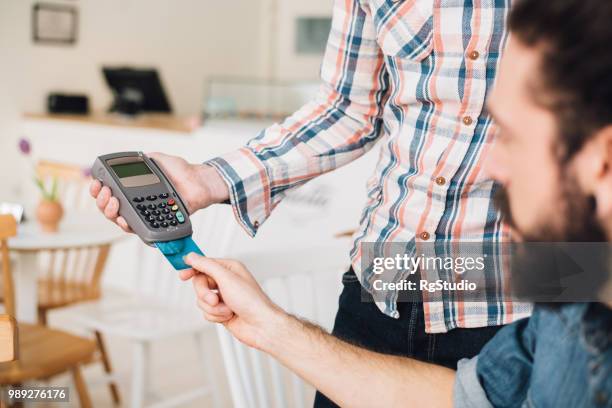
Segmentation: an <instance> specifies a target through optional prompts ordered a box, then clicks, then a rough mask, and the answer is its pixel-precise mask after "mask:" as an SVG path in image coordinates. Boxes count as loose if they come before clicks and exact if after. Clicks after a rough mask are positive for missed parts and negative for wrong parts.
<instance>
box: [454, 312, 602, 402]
mask: <svg viewBox="0 0 612 408" xmlns="http://www.w3.org/2000/svg"><path fill="white" fill-rule="evenodd" d="M454 401H455V406H459V407H490V406H494V407H555V408H558V407H612V310H610V309H609V308H608V307H606V306H605V305H603V304H600V303H575V304H565V305H561V306H559V307H555V308H552V307H545V306H542V305H538V306H537V307H536V308H535V310H534V314H533V316H532V317H531V318H529V319H523V320H521V321H518V322H516V323H514V324H511V325H509V326H507V327H505V328H503V329H502V330H500V331H499V333H498V334H497V335H496V336H495V337H494V338H493V339H492V340H491V341H490V342H489V343H487V345H486V346H485V347H484V348H483V349H482V351H481V353H480V354H479V355H478V356H477V357H475V358H473V359H471V360H467V359H464V360H462V361H460V362H459V364H458V371H457V377H456V381H455V389H454Z"/></svg>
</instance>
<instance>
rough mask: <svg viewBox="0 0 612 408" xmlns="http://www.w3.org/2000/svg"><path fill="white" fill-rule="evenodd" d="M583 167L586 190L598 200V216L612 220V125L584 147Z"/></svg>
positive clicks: (607, 220)
mask: <svg viewBox="0 0 612 408" xmlns="http://www.w3.org/2000/svg"><path fill="white" fill-rule="evenodd" d="M583 151H584V153H585V157H584V161H582V163H583V164H584V166H583V168H584V169H585V170H586V171H584V172H583V171H580V170H579V173H582V174H581V177H580V178H582V179H583V180H584V182H585V184H583V188H584V187H586V188H585V192H587V193H589V194H592V195H593V196H594V197H595V200H596V202H597V216H598V217H599V218H600V219H601V220H605V222H606V223H610V222H612V125H610V126H607V127H605V128H603V129H602V130H600V131H598V132H597V134H596V135H595V136H594V137H593V139H592V140H591V141H590V142H589V143H588V146H585V149H583Z"/></svg>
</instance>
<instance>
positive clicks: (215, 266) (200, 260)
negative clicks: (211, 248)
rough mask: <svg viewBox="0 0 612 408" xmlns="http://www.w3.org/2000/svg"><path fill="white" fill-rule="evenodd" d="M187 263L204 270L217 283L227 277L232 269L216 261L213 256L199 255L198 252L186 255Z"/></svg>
mask: <svg viewBox="0 0 612 408" xmlns="http://www.w3.org/2000/svg"><path fill="white" fill-rule="evenodd" d="M185 263H186V264H187V265H189V266H191V267H193V268H194V269H195V270H197V271H200V272H204V273H205V274H207V275H209V276H210V277H212V278H213V279H214V280H215V281H216V282H217V283H219V282H220V281H221V280H223V279H225V278H226V277H227V275H228V272H230V270H229V269H228V268H226V267H224V266H223V265H221V264H220V263H218V262H216V261H215V260H214V259H212V258H207V257H205V256H201V255H198V254H196V253H193V252H191V253H189V254H188V255H187V256H186V257H185Z"/></svg>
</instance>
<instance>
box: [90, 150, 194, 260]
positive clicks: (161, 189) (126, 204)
mask: <svg viewBox="0 0 612 408" xmlns="http://www.w3.org/2000/svg"><path fill="white" fill-rule="evenodd" d="M92 176H93V177H94V178H96V179H98V180H99V181H100V182H101V183H102V184H103V185H105V186H108V187H109V188H110V189H111V191H112V194H113V196H114V197H116V198H117V199H118V200H119V215H121V216H122V217H123V218H125V220H126V222H127V224H128V225H129V226H130V228H131V229H132V231H134V233H136V235H138V236H139V237H140V239H141V240H142V241H143V242H144V243H145V244H147V245H149V246H155V247H157V248H159V249H160V251H161V252H162V253H163V254H164V255H165V256H166V258H167V259H168V260H169V261H170V263H172V265H173V266H174V267H175V268H176V269H187V268H189V267H188V266H187V265H185V264H184V263H183V260H182V258H183V256H185V255H187V254H188V253H189V252H197V253H200V254H202V252H201V251H200V250H199V248H198V247H197V245H196V244H195V243H194V242H193V240H192V239H191V235H192V234H193V230H192V226H191V222H190V220H189V215H188V212H187V207H186V206H185V204H184V203H183V200H181V197H180V196H179V194H178V193H177V192H176V190H175V188H174V186H173V185H172V183H171V182H170V180H168V178H167V177H166V176H165V175H164V173H163V171H162V170H161V169H160V168H159V166H157V164H156V163H155V161H154V160H153V159H151V158H149V157H147V156H146V155H144V154H143V153H142V152H122V153H112V154H107V155H104V156H99V157H98V158H97V159H96V161H95V163H94V165H93V167H92Z"/></svg>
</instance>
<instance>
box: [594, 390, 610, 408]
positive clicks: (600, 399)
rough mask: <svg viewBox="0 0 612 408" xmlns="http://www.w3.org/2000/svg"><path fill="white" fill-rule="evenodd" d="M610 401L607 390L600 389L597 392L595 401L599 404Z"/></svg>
mask: <svg viewBox="0 0 612 408" xmlns="http://www.w3.org/2000/svg"><path fill="white" fill-rule="evenodd" d="M607 402H608V394H606V392H605V391H598V392H597V393H596V394H595V403H596V404H597V405H605V404H606V403H607Z"/></svg>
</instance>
